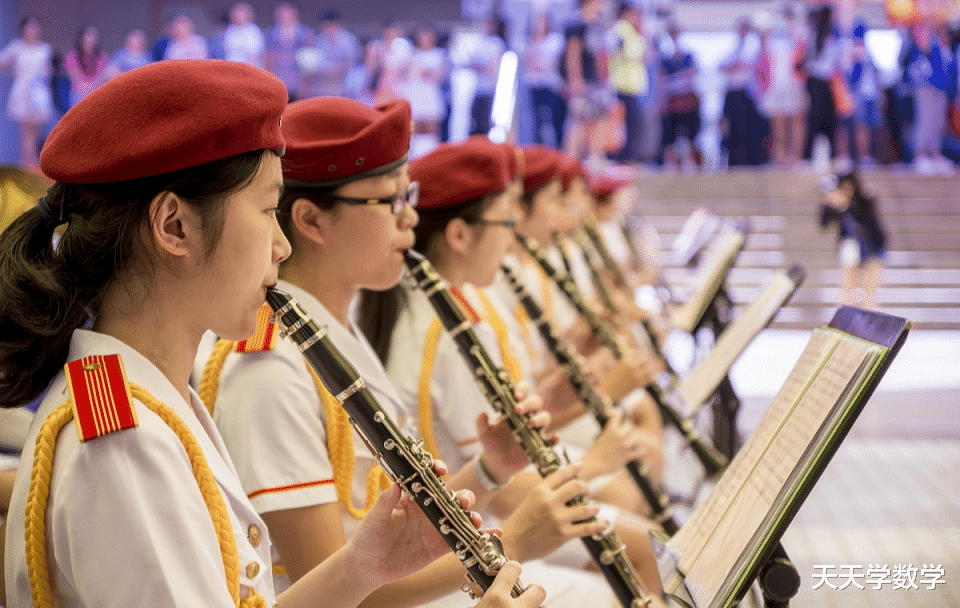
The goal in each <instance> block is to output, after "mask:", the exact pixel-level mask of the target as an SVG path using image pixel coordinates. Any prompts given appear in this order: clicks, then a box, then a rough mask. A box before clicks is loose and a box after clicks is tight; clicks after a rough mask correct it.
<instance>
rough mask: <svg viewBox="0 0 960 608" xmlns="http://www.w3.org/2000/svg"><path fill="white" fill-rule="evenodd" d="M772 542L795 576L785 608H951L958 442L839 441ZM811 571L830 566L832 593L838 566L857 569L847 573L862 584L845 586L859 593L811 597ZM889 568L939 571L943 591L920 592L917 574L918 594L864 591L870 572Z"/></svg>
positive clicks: (958, 558) (822, 592) (957, 551)
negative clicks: (796, 588)
mask: <svg viewBox="0 0 960 608" xmlns="http://www.w3.org/2000/svg"><path fill="white" fill-rule="evenodd" d="M782 543H783V546H784V548H785V549H786V551H787V553H788V554H789V555H790V558H791V560H792V561H793V562H794V564H795V565H796V566H797V569H798V571H799V572H800V575H801V579H802V583H801V588H800V592H799V593H798V595H797V597H796V598H795V599H794V602H793V604H792V605H793V606H798V607H811V608H812V607H820V606H824V607H833V606H837V607H844V608H848V607H849V608H859V607H871V608H872V607H881V606H884V607H885V606H904V607H911V608H912V607H924V608H926V607H930V608H934V607H937V608H940V607H944V608H945V607H960V440H890V439H862V438H852V439H850V440H848V441H846V442H845V443H844V444H843V445H842V446H841V448H840V450H839V451H838V452H837V454H836V456H835V457H834V459H833V461H831V463H830V465H829V467H828V468H827V470H826V472H825V473H824V475H823V477H821V478H820V481H819V482H818V484H817V486H816V487H815V488H814V490H813V492H812V493H811V494H810V496H809V497H808V498H807V500H806V502H805V503H804V505H803V507H802V508H801V509H800V511H799V513H797V517H796V519H794V521H793V523H792V524H791V526H790V527H789V529H788V530H787V533H786V534H785V535H784V538H783V541H782ZM815 565H821V566H822V565H832V566H834V568H833V569H831V570H827V571H826V572H829V573H831V574H838V575H841V576H840V577H839V579H830V580H829V582H830V583H832V584H834V585H836V586H840V585H842V584H843V583H844V582H845V581H846V580H847V579H848V578H850V577H849V576H842V574H845V573H847V572H849V570H847V569H841V566H842V565H860V566H862V568H861V569H859V570H854V572H856V573H858V574H861V575H864V577H863V578H855V580H856V582H858V583H859V584H861V585H863V586H864V587H865V589H863V590H859V589H855V588H854V587H853V585H851V586H848V587H847V588H846V589H843V590H834V589H830V588H829V587H828V586H827V585H821V586H820V588H819V589H817V590H814V589H813V586H814V585H816V584H817V583H819V582H820V578H821V577H820V576H819V574H820V573H822V572H824V570H823V569H816V568H814V566H815ZM897 565H903V566H909V565H913V566H916V567H917V568H918V569H922V568H923V567H924V566H930V567H931V568H936V567H937V566H940V565H942V566H943V570H944V574H943V580H944V581H945V584H936V585H935V587H936V588H935V589H934V590H930V589H929V588H928V587H929V586H930V585H929V584H924V585H919V583H920V581H921V577H920V576H919V573H918V576H917V578H916V579H915V582H917V583H918V586H920V587H921V588H920V589H912V588H911V589H897V590H894V589H893V588H892V587H893V583H892V580H891V582H889V583H880V586H881V589H880V590H877V589H875V588H874V587H876V586H877V583H873V584H868V583H869V581H868V580H867V579H866V572H867V569H868V568H870V567H871V566H879V567H883V566H887V567H888V568H889V569H890V572H891V574H892V573H893V571H894V570H895V569H896V567H897ZM931 577H933V578H936V576H935V575H934V574H933V571H932V570H930V571H928V574H927V577H924V579H923V580H928V581H929V579H930V578H931ZM880 578H882V577H880V576H878V575H877V576H874V577H871V578H870V581H874V580H877V579H880ZM892 578H893V577H892V576H891V579H892ZM904 582H907V581H904Z"/></svg>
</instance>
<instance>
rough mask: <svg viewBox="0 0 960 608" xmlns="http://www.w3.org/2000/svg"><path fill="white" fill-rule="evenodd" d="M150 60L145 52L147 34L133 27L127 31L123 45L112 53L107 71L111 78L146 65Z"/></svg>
mask: <svg viewBox="0 0 960 608" xmlns="http://www.w3.org/2000/svg"><path fill="white" fill-rule="evenodd" d="M151 61H152V59H151V57H150V54H149V53H147V35H146V34H145V33H143V30H141V29H133V30H130V32H129V33H127V37H126V39H125V40H124V43H123V47H122V48H120V49H118V50H117V52H116V53H114V54H113V58H112V59H111V60H110V65H109V66H108V67H107V73H108V75H109V76H110V77H111V78H113V77H114V76H116V75H117V74H122V73H123V72H129V71H130V70H132V69H134V68H139V67H140V66H144V65H147V64H148V63H150V62H151Z"/></svg>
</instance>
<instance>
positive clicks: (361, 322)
mask: <svg viewBox="0 0 960 608" xmlns="http://www.w3.org/2000/svg"><path fill="white" fill-rule="evenodd" d="M493 198H494V197H493V196H484V197H481V198H479V199H473V200H469V201H465V202H463V203H461V204H459V205H456V206H453V207H442V208H439V209H422V210H421V209H418V210H417V211H418V213H419V215H420V222H419V223H418V224H417V225H416V227H415V228H414V229H413V233H414V236H415V239H416V240H415V242H414V245H413V248H414V249H416V250H417V251H420V252H421V253H423V254H424V255H425V256H427V258H428V259H429V258H431V256H432V255H435V251H436V250H435V248H434V241H435V240H436V238H437V237H439V236H440V235H441V234H442V233H443V231H444V230H445V229H446V227H447V224H449V223H450V222H451V221H452V220H454V219H456V218H460V219H462V220H463V221H465V222H466V223H468V224H470V223H473V222H475V221H476V220H478V219H480V216H482V215H483V212H484V211H486V209H487V208H488V207H489V206H490V204H491V203H492V201H493ZM406 305H407V293H406V290H405V289H404V287H403V286H402V285H395V286H394V287H391V288H390V289H386V290H384V291H373V290H370V289H361V290H360V301H359V302H358V307H357V325H358V326H359V327H360V330H361V331H362V332H363V334H364V335H365V336H366V337H367V340H369V342H370V346H372V347H373V350H374V351H375V352H376V353H377V357H379V358H380V361H381V362H382V363H383V364H384V366H386V365H387V361H388V360H389V358H390V344H391V338H392V337H393V330H394V328H395V327H396V325H397V320H398V319H399V318H400V313H401V312H402V311H403V309H404V308H405V307H406Z"/></svg>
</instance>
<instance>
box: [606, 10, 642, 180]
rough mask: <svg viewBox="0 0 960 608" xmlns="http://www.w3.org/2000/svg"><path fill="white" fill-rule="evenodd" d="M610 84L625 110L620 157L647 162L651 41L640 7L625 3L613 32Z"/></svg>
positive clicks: (622, 159)
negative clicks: (645, 98) (644, 107)
mask: <svg viewBox="0 0 960 608" xmlns="http://www.w3.org/2000/svg"><path fill="white" fill-rule="evenodd" d="M610 47H611V48H610V83H611V84H612V85H613V87H614V89H616V91H617V98H618V99H619V100H620V103H622V104H623V107H624V129H625V133H624V142H623V149H622V150H620V152H619V154H617V156H616V160H617V161H619V162H622V163H625V162H631V163H637V162H640V161H641V160H642V158H643V151H642V149H641V141H642V140H641V137H642V134H643V113H642V112H643V110H642V108H641V106H640V99H641V96H643V95H645V94H646V93H647V89H648V86H647V68H646V65H645V63H644V61H645V59H646V54H647V40H646V38H644V36H643V16H642V14H641V11H640V7H638V6H636V5H634V4H632V3H630V2H621V4H620V8H619V9H618V11H617V22H616V24H615V25H614V26H613V31H612V32H611V45H610Z"/></svg>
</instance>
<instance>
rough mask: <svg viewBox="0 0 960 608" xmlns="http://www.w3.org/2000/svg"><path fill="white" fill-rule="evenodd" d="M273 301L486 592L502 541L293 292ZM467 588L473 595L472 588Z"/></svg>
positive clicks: (287, 329) (286, 328) (354, 419)
mask: <svg viewBox="0 0 960 608" xmlns="http://www.w3.org/2000/svg"><path fill="white" fill-rule="evenodd" d="M267 303H268V304H269V305H270V307H271V308H272V309H273V311H274V316H275V318H276V321H277V323H278V324H279V326H280V329H281V336H285V337H289V338H290V339H291V340H293V342H295V343H296V345H297V347H298V348H299V349H300V352H301V353H303V356H304V357H305V358H306V360H307V362H308V363H309V364H310V367H312V368H313V370H314V371H315V372H316V373H317V376H318V377H319V378H320V380H321V381H322V382H323V385H324V387H326V389H327V390H328V391H330V394H332V395H334V396H335V398H336V399H337V401H339V402H340V405H341V406H342V407H343V409H344V410H346V412H347V415H348V416H349V418H350V424H351V425H352V426H353V428H354V429H356V431H357V432H358V433H359V434H360V437H361V438H362V439H363V441H364V443H366V444H367V447H368V448H370V451H371V452H372V453H373V454H374V455H375V456H376V457H377V460H378V461H379V462H380V465H381V466H382V467H383V470H384V471H385V472H386V473H387V475H389V477H390V479H392V480H393V481H394V483H397V484H399V485H400V486H401V487H402V488H403V489H404V490H405V491H406V492H407V493H408V494H409V495H410V496H411V497H412V498H413V500H414V502H416V503H417V506H418V507H420V509H421V510H422V511H423V512H424V514H425V515H426V516H427V519H429V520H430V523H432V524H433V526H434V527H435V528H436V529H437V531H438V532H440V536H441V537H443V539H444V540H445V541H446V542H447V544H448V545H450V549H451V550H452V551H453V552H454V553H455V554H456V556H457V558H458V559H459V560H460V561H461V562H462V563H463V566H464V568H466V569H467V579H468V580H469V581H470V582H473V583H475V584H476V585H477V586H478V587H480V588H481V589H482V590H484V591H486V590H487V589H488V588H489V587H490V585H491V584H493V579H494V578H495V577H496V575H497V572H499V571H500V568H501V567H502V566H503V564H504V563H506V561H507V558H506V556H505V555H504V554H503V545H502V544H501V543H500V539H499V538H497V537H496V536H491V535H490V534H486V533H484V532H481V531H480V530H477V528H476V527H474V525H473V522H472V521H471V520H470V515H469V514H468V513H467V512H466V511H465V510H464V509H463V507H462V506H461V505H460V502H459V501H458V500H457V497H456V495H455V494H454V493H453V492H452V491H450V490H449V489H448V488H447V487H446V485H445V484H444V482H443V480H442V479H440V477H439V476H437V474H436V473H435V472H434V470H433V457H432V456H431V455H430V453H429V452H428V451H427V450H425V449H424V448H423V442H422V441H414V440H413V439H412V438H411V437H409V436H405V435H403V433H401V431H400V429H399V428H398V427H397V425H396V423H395V422H394V421H393V420H392V419H391V418H390V416H389V415H388V414H387V413H386V412H385V411H384V410H383V408H382V407H381V406H380V403H379V402H378V401H377V398H376V397H374V396H373V393H371V392H370V389H368V388H367V387H366V384H365V383H364V381H363V379H362V378H361V377H360V375H359V374H358V373H357V370H356V369H355V368H354V367H353V365H352V364H351V363H350V362H349V361H347V359H346V357H344V356H343V354H342V353H341V352H340V351H339V350H338V349H337V347H336V346H335V345H334V344H333V342H331V340H330V338H329V337H328V336H327V335H326V333H327V332H326V329H324V328H321V327H319V326H318V325H317V323H316V322H315V321H314V320H313V319H311V318H310V315H308V314H307V313H306V312H305V311H304V310H303V308H302V307H301V306H300V304H299V303H297V301H296V300H294V299H293V298H292V297H291V296H290V295H289V294H286V293H284V292H282V291H279V290H277V289H268V290H267ZM463 590H464V591H465V592H467V593H470V594H471V596H473V592H472V590H471V589H470V586H469V585H468V584H464V586H463ZM523 591H524V587H523V585H521V584H520V582H519V581H518V582H517V583H516V584H515V585H514V587H513V590H512V592H511V594H512V595H513V597H518V596H519V595H520V594H521V593H523ZM474 599H476V598H474Z"/></svg>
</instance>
